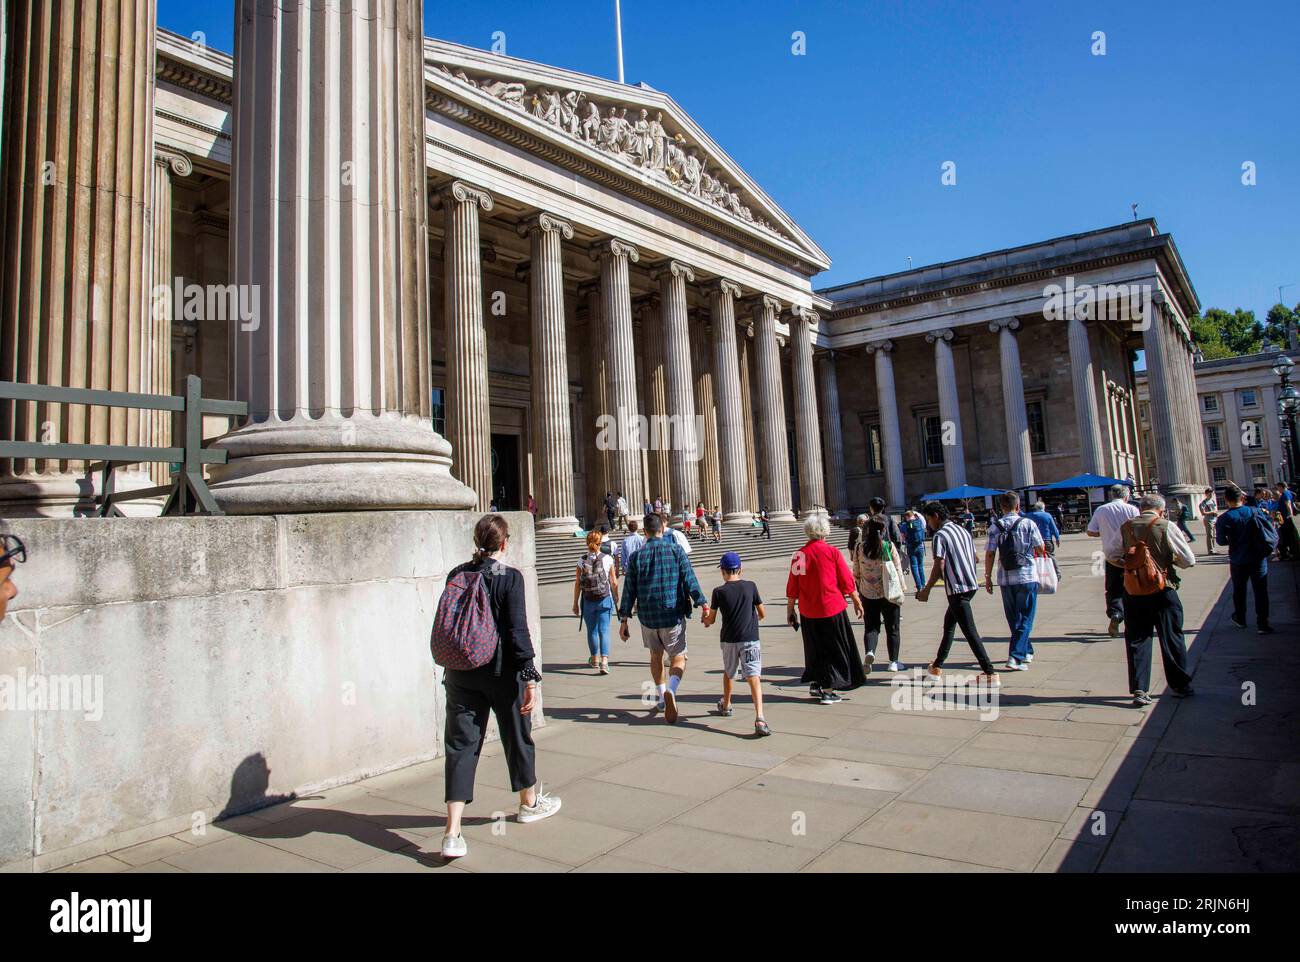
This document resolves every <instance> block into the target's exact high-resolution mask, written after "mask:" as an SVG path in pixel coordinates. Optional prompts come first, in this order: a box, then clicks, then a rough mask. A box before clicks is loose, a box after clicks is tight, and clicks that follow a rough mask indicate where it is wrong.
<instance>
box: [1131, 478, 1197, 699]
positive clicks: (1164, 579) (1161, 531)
mask: <svg viewBox="0 0 1300 962" xmlns="http://www.w3.org/2000/svg"><path fill="white" fill-rule="evenodd" d="M1138 507H1139V510H1140V514H1138V516H1137V517H1136V518H1130V519H1129V520H1128V521H1125V522H1124V524H1123V526H1122V527H1121V529H1120V534H1121V537H1122V538H1123V550H1124V648H1125V654H1126V655H1127V657H1128V682H1129V691H1130V692H1132V694H1133V707H1134V708H1142V707H1144V706H1146V705H1150V704H1151V696H1150V695H1149V694H1147V692H1148V689H1149V688H1150V687H1151V635H1152V633H1153V632H1154V633H1155V634H1156V635H1157V636H1158V637H1159V638H1160V660H1161V661H1162V662H1163V663H1164V668H1165V681H1167V682H1168V683H1169V687H1170V688H1172V689H1173V692H1174V695H1175V696H1176V697H1178V698H1183V697H1185V696H1187V695H1190V694H1192V685H1191V681H1192V678H1191V675H1190V674H1188V671H1187V645H1186V643H1185V642H1184V641H1183V602H1182V600H1181V599H1180V598H1179V597H1178V574H1177V572H1176V571H1174V569H1175V568H1190V567H1192V566H1193V565H1195V564H1196V555H1194V554H1193V553H1192V549H1191V547H1190V546H1189V545H1188V544H1187V540H1186V538H1184V537H1183V533H1182V532H1181V531H1180V530H1179V529H1178V527H1177V526H1176V525H1174V524H1171V523H1170V522H1169V521H1168V519H1166V518H1165V499H1164V498H1163V497H1161V496H1160V495H1159V494H1156V493H1155V492H1154V491H1153V492H1150V493H1149V494H1144V495H1143V496H1142V500H1141V501H1140V502H1139V505H1138Z"/></svg>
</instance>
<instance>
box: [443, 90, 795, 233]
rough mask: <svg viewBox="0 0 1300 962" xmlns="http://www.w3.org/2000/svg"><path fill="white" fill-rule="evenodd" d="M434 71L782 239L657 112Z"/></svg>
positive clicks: (572, 92)
mask: <svg viewBox="0 0 1300 962" xmlns="http://www.w3.org/2000/svg"><path fill="white" fill-rule="evenodd" d="M438 69H439V70H440V71H442V72H443V73H445V74H446V75H447V76H449V77H452V78H453V79H455V80H458V81H460V82H461V83H463V84H466V85H468V86H470V87H473V88H475V89H476V90H479V91H481V92H483V93H485V94H487V95H488V96H489V97H493V98H495V99H497V100H500V101H501V102H502V103H504V104H507V105H508V106H511V107H514V108H515V109H516V110H519V111H522V112H524V113H528V114H530V115H532V116H533V117H536V118H537V119H538V120H540V121H542V122H543V123H546V124H550V125H551V126H552V127H555V128H556V129H557V130H561V131H563V132H564V133H566V134H568V135H569V136H570V137H573V138H574V139H575V140H580V141H582V142H583V143H585V144H587V145H588V146H591V147H594V148H596V149H597V150H600V151H603V152H605V153H607V154H611V155H613V156H615V157H617V158H618V159H619V160H621V161H623V162H624V163H626V164H629V165H631V166H633V167H636V168H638V169H640V170H644V171H648V172H650V173H651V174H653V175H655V176H658V177H660V178H662V179H663V180H665V181H667V182H668V183H669V184H671V185H673V186H674V187H676V188H678V189H679V190H683V191H685V192H686V193H688V194H690V195H691V196H692V197H698V198H700V199H701V200H704V201H707V202H708V203H710V204H712V205H713V206H714V207H718V208H720V209H722V210H724V211H726V212H727V213H729V214H731V215H732V216H734V217H738V218H740V219H741V220H743V221H745V222H746V223H749V224H753V225H755V226H757V227H761V228H763V229H764V230H766V231H769V232H771V233H773V234H775V235H776V236H778V237H784V235H783V234H781V232H780V231H778V230H777V229H776V228H775V227H773V226H772V224H771V223H769V222H768V221H766V220H764V219H763V218H762V217H758V216H755V214H754V212H753V211H752V210H750V209H749V207H747V206H746V205H745V204H744V203H743V202H742V199H741V195H740V193H739V191H738V190H737V189H736V188H735V187H734V185H732V184H731V183H730V182H729V181H727V180H726V179H725V176H724V175H723V172H722V171H721V170H720V169H718V168H710V167H709V158H708V156H707V155H705V154H703V152H702V151H701V150H700V149H699V148H698V147H696V146H695V145H693V144H691V143H689V142H688V141H687V140H686V138H685V137H684V136H683V135H682V134H681V132H680V131H678V132H673V133H669V131H668V130H667V129H666V128H665V126H664V116H663V112H662V111H655V114H654V116H653V117H652V116H651V115H650V111H649V110H648V109H646V108H644V107H642V108H632V109H633V110H634V114H633V116H632V117H629V116H628V108H627V107H624V106H620V105H617V104H610V103H603V102H598V101H595V100H592V99H591V98H589V97H588V96H587V94H586V93H585V92H583V91H578V90H570V91H567V92H562V91H559V90H552V89H550V88H548V87H543V86H536V87H533V88H532V89H531V90H530V89H529V87H528V86H527V85H526V84H522V83H517V82H513V81H507V80H500V79H496V78H491V77H481V78H478V79H475V78H473V77H470V76H469V75H468V74H466V73H465V71H463V70H459V69H458V70H454V71H453V70H451V69H450V68H448V67H447V66H446V65H445V64H443V65H439V67H438Z"/></svg>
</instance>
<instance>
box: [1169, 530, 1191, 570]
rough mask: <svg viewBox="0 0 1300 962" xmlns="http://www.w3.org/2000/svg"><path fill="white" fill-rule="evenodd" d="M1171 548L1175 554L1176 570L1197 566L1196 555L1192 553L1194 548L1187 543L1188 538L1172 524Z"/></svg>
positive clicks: (1170, 532)
mask: <svg viewBox="0 0 1300 962" xmlns="http://www.w3.org/2000/svg"><path fill="white" fill-rule="evenodd" d="M1169 548H1170V550H1171V551H1173V553H1174V557H1173V562H1174V567H1175V568H1190V567H1192V566H1193V565H1194V564H1196V555H1195V553H1193V551H1192V546H1191V545H1189V544H1188V543H1187V536H1186V535H1184V534H1183V533H1182V531H1180V530H1179V529H1178V525H1176V524H1173V523H1172V522H1171V523H1170V525H1169Z"/></svg>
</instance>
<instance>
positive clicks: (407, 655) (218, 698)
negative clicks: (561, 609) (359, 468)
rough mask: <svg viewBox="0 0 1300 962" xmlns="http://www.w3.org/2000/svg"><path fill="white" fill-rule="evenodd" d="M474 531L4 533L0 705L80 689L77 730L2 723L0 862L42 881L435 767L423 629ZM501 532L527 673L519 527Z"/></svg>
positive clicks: (285, 521)
mask: <svg viewBox="0 0 1300 962" xmlns="http://www.w3.org/2000/svg"><path fill="white" fill-rule="evenodd" d="M478 517H479V516H478V515H477V514H474V513H469V512H443V511H410V512H383V513H380V512H373V513H347V514H312V515H278V516H273V517H226V518H184V519H174V518H160V519H115V520H96V519H71V520H53V519H50V520H34V521H22V522H10V523H5V525H4V530H6V531H9V532H12V533H15V534H18V535H19V536H20V537H22V538H23V539H24V540H25V541H26V543H27V545H28V549H29V554H30V557H29V561H28V563H27V564H26V565H23V566H22V567H21V569H20V570H19V572H18V576H17V578H16V579H15V580H16V581H17V583H18V586H19V590H20V595H19V597H18V598H17V599H16V601H15V602H14V603H13V604H12V605H11V606H10V613H9V615H8V616H7V617H6V618H5V619H4V621H3V622H2V623H0V686H4V685H6V683H7V684H8V685H9V688H8V693H9V695H10V696H11V697H12V696H13V693H14V686H16V685H18V684H19V683H20V682H22V681H24V680H25V679H30V678H32V677H33V676H37V677H44V678H47V679H52V678H54V677H55V676H63V678H64V679H65V680H66V679H70V678H71V677H72V676H77V678H79V679H85V678H87V677H88V682H87V683H85V684H84V688H83V698H82V701H81V703H80V710H76V711H71V710H58V711H56V710H51V709H49V708H47V709H46V710H34V709H33V708H32V707H31V706H30V705H29V706H27V707H26V709H25V710H0V758H3V759H4V764H3V765H2V766H0V864H5V863H12V865H13V867H22V865H23V864H24V863H25V862H26V861H27V860H29V859H32V858H33V857H34V858H35V859H36V863H35V867H37V868H39V869H47V868H53V867H56V866H58V865H62V864H66V863H68V862H71V861H73V860H76V859H80V858H86V857H89V856H92V855H95V854H98V853H100V852H102V851H108V850H110V849H113V848H118V847H121V846H123V845H129V844H133V843H134V842H135V841H137V840H143V839H145V838H149V837H153V836H156V835H158V834H161V833H163V832H178V831H182V830H188V829H189V828H190V827H191V824H192V820H193V819H195V818H196V817H199V816H198V813H202V814H201V817H202V818H203V819H204V820H211V819H213V818H215V817H217V816H218V815H219V814H234V813H237V812H241V811H248V810H251V809H254V808H258V807H260V806H262V805H265V804H269V803H270V802H271V801H273V800H276V799H277V797H279V796H284V795H288V794H290V793H298V794H303V793H307V792H310V791H313V790H317V789H321V788H324V787H328V786H332V785H337V784H341V783H346V782H351V781H355V780H357V779H360V778H363V777H367V776H370V775H374V774H378V773H380V772H384V771H387V770H390V769H394V768H399V767H402V766H405V765H409V764H412V763H414V762H417V761H421V760H425V759H429V758H432V757H434V756H436V755H439V754H441V752H442V727H443V719H444V700H443V691H442V686H441V684H440V678H441V670H435V668H434V666H433V664H432V660H431V658H430V655H429V630H430V627H431V625H432V623H433V614H434V609H435V607H436V603H437V599H438V596H439V593H440V592H441V590H442V587H443V585H444V583H445V580H446V573H447V571H448V570H450V568H452V567H453V566H455V565H456V564H458V563H460V562H462V561H464V560H467V559H468V558H469V556H470V553H471V550H472V538H471V532H472V529H473V525H474V523H475V522H476V521H477V520H478ZM506 517H507V518H508V520H509V523H510V526H511V530H512V532H513V535H514V536H513V538H512V540H511V543H510V549H509V550H510V557H509V559H508V560H509V563H511V564H513V565H514V566H516V567H518V568H520V569H521V570H523V571H524V572H525V575H526V578H527V583H528V589H527V591H528V609H529V623H530V626H531V628H532V633H533V640H534V645H535V646H537V647H538V651H539V657H540V636H541V621H540V615H539V608H538V597H537V578H536V570H535V560H534V559H535V551H534V547H535V545H534V535H533V527H532V520H531V518H530V517H529V516H528V515H527V514H526V513H512V514H508V515H506ZM101 685H102V689H100V688H99V686H101ZM23 687H28V686H23ZM64 690H65V691H69V692H75V689H72V688H65V689H64ZM96 690H102V700H101V701H100V702H99V703H98V704H96V703H95V699H94V697H93V695H94V693H95V691H96ZM3 694H4V689H3V688H0V696H2V695H3ZM88 696H89V697H88ZM0 707H9V706H8V705H6V703H5V702H4V701H2V700H0ZM88 715H89V716H90V717H89V718H88V717H87V716H88ZM538 720H539V721H540V714H539V715H538ZM436 801H440V800H436Z"/></svg>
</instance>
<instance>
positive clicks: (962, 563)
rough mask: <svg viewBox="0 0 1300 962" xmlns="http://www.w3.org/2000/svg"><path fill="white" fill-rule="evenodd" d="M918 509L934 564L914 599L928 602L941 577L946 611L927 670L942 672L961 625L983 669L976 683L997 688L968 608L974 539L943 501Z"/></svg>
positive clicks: (974, 586)
mask: <svg viewBox="0 0 1300 962" xmlns="http://www.w3.org/2000/svg"><path fill="white" fill-rule="evenodd" d="M921 510H922V513H923V514H924V515H925V523H926V526H927V527H928V528H929V529H930V531H931V532H933V535H934V537H933V541H934V564H933V566H932V567H931V568H930V578H929V580H928V581H926V583H925V587H923V588H922V589H921V590H920V591H918V592H917V593H916V600H917V601H929V600H930V592H931V591H932V590H933V589H934V586H935V585H936V584H938V582H939V579H940V578H943V589H944V591H945V592H946V593H947V596H948V610H947V611H945V612H944V615H943V635H942V637H941V638H940V640H939V650H938V652H937V653H936V654H935V656H934V661H932V662H930V664H929V666H928V667H927V668H926V672H927V673H928V674H929V675H930V676H931V677H933V678H938V677H939V676H940V675H942V674H943V664H944V662H945V661H947V660H948V653H949V652H950V651H951V650H952V642H953V637H954V636H955V634H956V630H957V628H958V627H959V626H960V628H961V633H962V635H963V636H965V638H966V643H967V644H968V645H970V650H971V653H972V654H974V655H975V660H976V661H977V662H979V666H980V670H981V671H982V672H983V674H982V675H981V676H980V678H979V679H977V682H978V681H983V682H984V683H986V684H987V685H988V686H989V687H991V688H996V687H998V686H999V685H1000V684H1001V681H1000V680H999V679H998V676H997V672H996V671H995V669H994V668H993V662H991V661H989V656H988V652H987V651H985V650H984V640H983V639H982V638H980V633H979V629H978V628H976V627H975V613H974V612H973V611H971V607H970V600H971V599H972V598H974V597H975V592H976V591H977V590H979V580H978V578H979V576H978V574H977V573H976V570H975V563H976V558H975V542H974V541H973V540H971V536H970V532H969V531H967V530H966V528H965V527H964V526H963V525H961V524H959V523H958V522H956V521H954V520H953V519H952V518H950V517H948V509H947V508H945V507H944V506H943V503H942V502H940V501H929V502H927V503H926V505H925V507H923V508H922V509H921Z"/></svg>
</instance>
